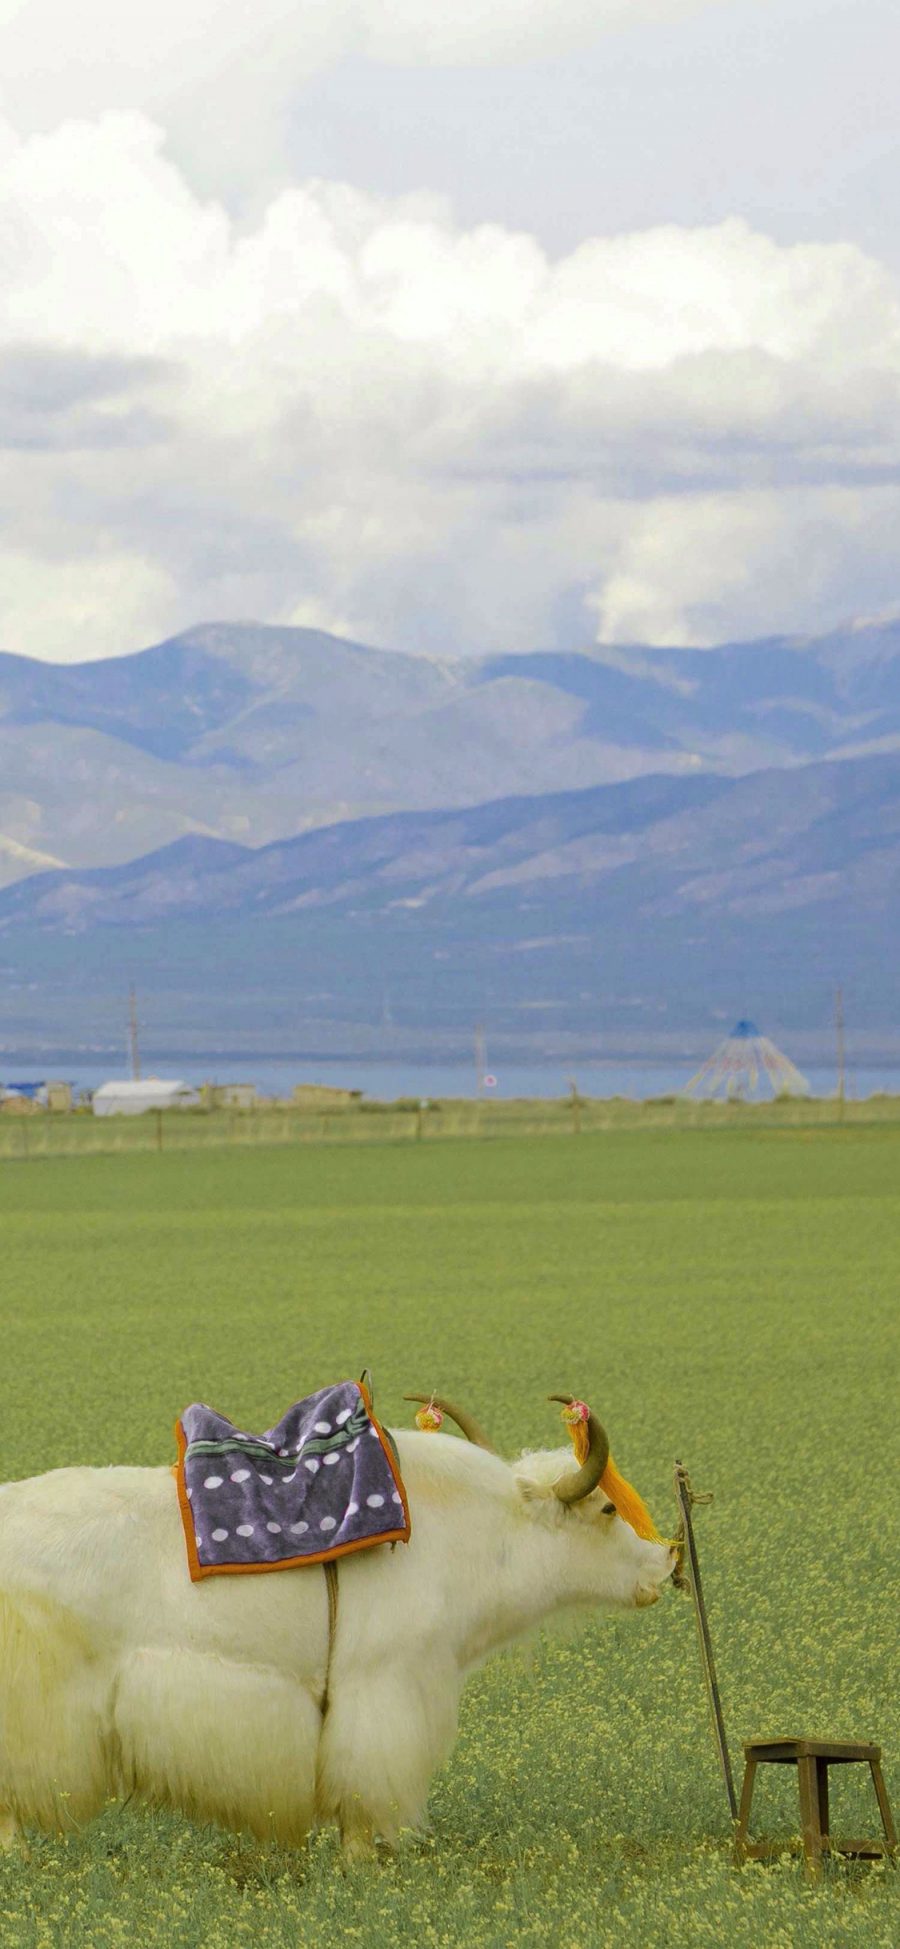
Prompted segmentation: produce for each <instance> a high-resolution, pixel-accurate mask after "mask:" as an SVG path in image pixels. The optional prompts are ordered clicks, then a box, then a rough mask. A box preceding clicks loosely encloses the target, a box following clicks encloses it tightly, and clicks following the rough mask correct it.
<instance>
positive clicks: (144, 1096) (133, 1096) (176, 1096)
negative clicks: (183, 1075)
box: [92, 1076, 200, 1117]
mask: <svg viewBox="0 0 900 1949" xmlns="http://www.w3.org/2000/svg"><path fill="white" fill-rule="evenodd" d="M199 1101H200V1098H199V1096H198V1094H197V1091H196V1090H194V1089H192V1088H191V1086H190V1083H180V1082H166V1081H164V1080H163V1078H162V1077H160V1076H147V1077H145V1078H144V1080H143V1081H142V1082H140V1083H124V1082H123V1083H101V1084H100V1088H99V1089H96V1090H95V1091H94V1096H93V1104H92V1107H93V1111H94V1115H95V1117H139V1116H142V1115H143V1112H144V1111H145V1110H190V1109H193V1107H194V1106H195V1104H197V1103H199Z"/></svg>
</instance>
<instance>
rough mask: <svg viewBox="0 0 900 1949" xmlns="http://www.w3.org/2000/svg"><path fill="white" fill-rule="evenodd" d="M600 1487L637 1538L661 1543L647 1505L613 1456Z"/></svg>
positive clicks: (601, 1479) (607, 1465)
mask: <svg viewBox="0 0 900 1949" xmlns="http://www.w3.org/2000/svg"><path fill="white" fill-rule="evenodd" d="M600 1487H601V1489H602V1490H603V1491H604V1493H605V1494H606V1495H607V1496H608V1497H609V1500H610V1502H612V1503H614V1504H615V1507H616V1513H617V1514H618V1515H619V1516H621V1517H622V1520H623V1522H626V1523H630V1524H631V1527H632V1529H633V1530H634V1531H635V1534H636V1535H637V1536H643V1537H644V1539H645V1541H646V1542H648V1543H661V1542H662V1540H663V1539H662V1537H661V1536H660V1533H659V1530H658V1529H657V1527H656V1524H655V1522H654V1521H653V1517H652V1516H651V1514H650V1511H649V1509H648V1508H647V1504H646V1503H645V1502H643V1501H642V1499H641V1497H640V1496H639V1495H638V1492H637V1490H636V1489H633V1488H632V1486H631V1483H630V1482H626V1480H625V1477H624V1475H620V1474H619V1471H618V1469H617V1468H616V1465H615V1462H614V1461H613V1458H612V1456H610V1458H609V1461H608V1462H607V1464H606V1467H605V1469H604V1471H603V1474H602V1475H601V1477H600Z"/></svg>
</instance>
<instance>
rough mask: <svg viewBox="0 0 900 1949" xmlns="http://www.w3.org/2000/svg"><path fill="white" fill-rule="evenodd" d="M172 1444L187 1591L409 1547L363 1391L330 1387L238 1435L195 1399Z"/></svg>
mask: <svg viewBox="0 0 900 1949" xmlns="http://www.w3.org/2000/svg"><path fill="white" fill-rule="evenodd" d="M175 1435H176V1439H177V1442H178V1461H177V1464H176V1469H175V1475H176V1481H177V1486H178V1501H179V1506H180V1509H181V1519H182V1522H183V1524H184V1535H185V1542H186V1544H187V1556H188V1567H189V1569H190V1573H191V1577H192V1578H193V1579H194V1581H195V1582H196V1581H197V1580H199V1579H200V1578H201V1577H217V1576H221V1575H223V1574H225V1573H227V1572H235V1571H253V1570H257V1571H259V1570H289V1569H291V1568H293V1567H295V1566H297V1565H300V1564H305V1563H327V1562H329V1561H330V1560H331V1559H332V1558H333V1557H339V1556H346V1555H347V1554H348V1553H349V1552H350V1551H351V1550H367V1549H371V1548H372V1547H373V1546H374V1545H375V1544H376V1543H407V1542H408V1541H409V1533H410V1523H409V1508H408V1505H407V1501H406V1491H405V1489H404V1487H403V1483H402V1480H401V1477H400V1470H399V1468H398V1466H397V1462H396V1460H395V1457H394V1454H393V1452H392V1448H391V1444H390V1439H389V1437H388V1436H386V1435H385V1433H384V1430H383V1429H382V1427H381V1426H380V1424H379V1423H378V1422H377V1421H376V1420H375V1416H374V1414H373V1413H372V1402H371V1396H370V1394H369V1390H368V1388H367V1386H366V1384H365V1381H339V1382H338V1383H337V1385H336V1386H335V1387H323V1388H320V1390H319V1392H318V1394H310V1395H309V1396H308V1397H307V1399H306V1400H305V1401H295V1403H294V1406H293V1407H292V1408H288V1411H287V1413H286V1414H284V1415H282V1418H281V1420H280V1421H279V1422H278V1423H277V1425H276V1426H275V1427H274V1428H267V1430H266V1432H265V1434H264V1435H247V1434H242V1433H240V1432H239V1430H238V1429H237V1428H236V1427H235V1425H234V1423H233V1422H231V1421H226V1419H225V1417H224V1415H221V1414H217V1413H216V1411H215V1409H214V1408H208V1407H204V1405H203V1404H202V1402H199V1401H195V1402H194V1403H193V1405H192V1406H191V1407H189V1408H185V1411H184V1413H183V1415H182V1416H181V1418H180V1420H179V1421H177V1422H176V1424H175Z"/></svg>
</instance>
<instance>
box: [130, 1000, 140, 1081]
mask: <svg viewBox="0 0 900 1949" xmlns="http://www.w3.org/2000/svg"><path fill="white" fill-rule="evenodd" d="M128 1048H129V1052H130V1055H131V1080H132V1082H134V1083H139V1082H140V1080H141V1052H140V1050H139V1048H138V1016H137V996H136V994H135V992H134V982H132V983H131V986H130V988H129V990H128Z"/></svg>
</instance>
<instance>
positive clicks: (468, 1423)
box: [403, 1394, 497, 1455]
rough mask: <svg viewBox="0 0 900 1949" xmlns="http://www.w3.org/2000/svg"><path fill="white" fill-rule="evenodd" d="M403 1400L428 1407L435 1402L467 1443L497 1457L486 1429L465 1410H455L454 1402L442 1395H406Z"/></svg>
mask: <svg viewBox="0 0 900 1949" xmlns="http://www.w3.org/2000/svg"><path fill="white" fill-rule="evenodd" d="M403 1399H404V1401H422V1402H424V1404H425V1406H426V1407H427V1406H428V1405H429V1402H433V1403H434V1406H435V1407H436V1408H440V1411H441V1413H442V1414H449V1416H450V1419H451V1421H455V1422H456V1425H457V1428H461V1429H462V1432H463V1434H464V1435H465V1437H466V1440H467V1441H472V1442H474V1443H475V1447H476V1448H486V1449H487V1452H488V1454H489V1455H496V1453H497V1450H496V1448H495V1447H494V1444H493V1442H492V1441H488V1438H487V1435H486V1434H485V1432H484V1429H483V1428H479V1426H478V1423H477V1421H475V1420H474V1419H473V1417H472V1415H470V1414H468V1413H467V1412H466V1409H465V1408H455V1407H454V1405H453V1402H452V1401H445V1400H444V1397H443V1395H441V1394H404V1396H403Z"/></svg>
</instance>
